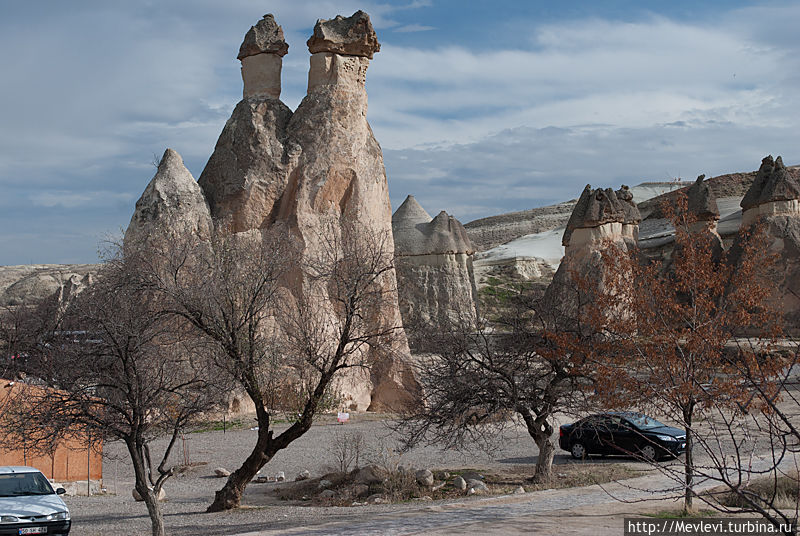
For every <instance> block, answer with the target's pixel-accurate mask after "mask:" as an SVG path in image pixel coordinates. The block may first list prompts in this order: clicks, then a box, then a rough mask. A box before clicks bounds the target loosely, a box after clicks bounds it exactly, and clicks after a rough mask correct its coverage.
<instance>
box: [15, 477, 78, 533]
mask: <svg viewBox="0 0 800 536" xmlns="http://www.w3.org/2000/svg"><path fill="white" fill-rule="evenodd" d="M64 493H66V491H65V490H64V488H58V489H57V490H53V486H51V485H50V482H49V481H48V480H47V478H45V476H44V475H43V474H42V473H41V471H39V470H38V469H34V468H33V467H0V536H6V535H12V534H13V535H14V536H19V535H20V534H59V535H64V536H66V535H67V534H69V529H70V525H71V521H70V517H69V510H68V509H67V505H66V504H64V501H62V500H61V497H59V495H63V494H64Z"/></svg>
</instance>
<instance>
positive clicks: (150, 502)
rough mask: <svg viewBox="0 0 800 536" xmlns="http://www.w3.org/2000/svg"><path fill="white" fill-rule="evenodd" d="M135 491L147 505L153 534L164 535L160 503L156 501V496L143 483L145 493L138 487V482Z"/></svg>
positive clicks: (156, 535) (154, 535)
mask: <svg viewBox="0 0 800 536" xmlns="http://www.w3.org/2000/svg"><path fill="white" fill-rule="evenodd" d="M136 491H138V492H139V495H141V496H142V498H143V499H144V504H145V505H147V513H148V514H150V523H151V524H152V526H153V536H166V534H167V533H166V531H165V529H164V516H163V515H162V513H161V504H160V503H159V502H158V497H157V496H156V494H155V493H154V492H153V490H152V489H150V488H148V487H147V485H146V484H145V485H144V491H145V493H142V490H140V489H139V484H138V483H137V484H136Z"/></svg>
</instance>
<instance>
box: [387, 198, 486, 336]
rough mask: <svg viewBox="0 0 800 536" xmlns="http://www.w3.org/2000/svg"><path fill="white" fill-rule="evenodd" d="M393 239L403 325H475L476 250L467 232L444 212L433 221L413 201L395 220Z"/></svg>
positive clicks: (400, 209)
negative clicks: (460, 322)
mask: <svg viewBox="0 0 800 536" xmlns="http://www.w3.org/2000/svg"><path fill="white" fill-rule="evenodd" d="M392 234H393V235H394V244H395V256H396V268H397V283H398V291H399V295H400V312H401V313H402V317H403V325H404V326H406V327H407V328H409V327H411V328H412V330H413V328H414V327H416V326H419V325H425V324H430V323H432V324H434V325H436V324H446V323H448V322H451V321H452V322H459V321H466V322H470V323H472V322H474V321H475V320H476V319H477V290H476V288H475V278H474V274H473V253H474V249H473V247H472V244H470V241H469V237H468V236H467V232H466V230H465V229H464V226H463V225H461V223H460V222H459V221H458V220H457V219H455V218H453V217H452V216H450V215H448V214H447V213H446V212H444V211H442V212H440V213H439V214H438V215H437V216H436V217H435V218H431V217H430V215H429V214H428V213H427V212H426V211H425V209H423V208H422V207H421V206H420V204H419V203H418V202H417V200H416V199H415V198H414V196H411V195H409V196H408V197H407V198H406V200H405V201H404V202H403V204H402V205H400V207H399V208H398V209H397V211H396V212H395V213H394V215H393V216H392ZM412 340H413V337H412Z"/></svg>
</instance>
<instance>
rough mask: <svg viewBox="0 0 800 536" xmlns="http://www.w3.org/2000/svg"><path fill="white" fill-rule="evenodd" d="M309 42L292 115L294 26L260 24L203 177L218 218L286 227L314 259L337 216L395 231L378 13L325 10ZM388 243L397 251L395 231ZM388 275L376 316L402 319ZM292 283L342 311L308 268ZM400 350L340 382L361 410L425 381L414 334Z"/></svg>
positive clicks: (238, 226)
mask: <svg viewBox="0 0 800 536" xmlns="http://www.w3.org/2000/svg"><path fill="white" fill-rule="evenodd" d="M308 46H309V50H310V51H311V53H312V55H311V59H310V71H309V75H308V93H307V95H306V97H305V98H304V99H303V101H302V103H301V104H300V106H299V107H298V108H297V110H296V111H295V112H294V113H292V111H291V110H289V108H288V107H286V105H284V104H283V103H282V102H281V101H280V100H279V96H280V65H281V61H282V60H281V57H282V56H283V54H285V53H286V50H287V46H286V44H285V41H284V40H283V32H282V30H281V29H280V27H278V26H277V24H275V21H274V19H273V18H272V16H271V15H267V16H265V17H264V18H263V19H262V20H261V21H259V23H258V24H256V26H254V27H253V28H251V30H250V31H249V32H248V34H247V36H245V40H244V43H243V44H242V46H241V49H240V53H239V58H240V59H241V60H242V78H243V80H244V84H245V89H244V98H243V99H242V101H240V102H239V104H237V106H236V108H235V110H234V112H233V115H232V116H231V118H230V120H228V122H227V124H226V125H225V128H224V129H223V131H222V134H221V135H220V137H219V140H218V141H217V145H216V147H215V149H214V153H213V154H212V156H211V158H210V159H209V161H208V164H207V165H206V168H205V169H204V170H203V173H202V174H201V175H200V179H199V184H200V187H201V188H202V190H203V192H204V194H205V196H206V199H207V200H208V203H209V206H210V210H211V216H212V217H213V219H214V221H215V224H216V225H218V226H222V228H227V229H230V230H231V231H234V232H242V231H249V230H252V229H267V228H272V229H274V230H279V231H280V232H284V233H286V235H287V240H291V241H292V242H293V243H294V244H296V245H297V246H298V249H299V250H300V254H301V256H302V257H303V258H305V259H313V258H315V257H318V256H319V255H320V253H321V250H322V249H323V247H324V246H325V244H323V243H322V241H323V240H324V237H323V236H322V235H323V234H324V232H325V231H326V229H330V227H331V226H333V227H334V228H335V232H339V233H341V232H343V230H344V229H345V228H347V229H355V230H360V232H361V233H363V235H364V236H367V235H369V234H375V235H380V234H385V235H387V236H389V237H391V234H390V233H391V207H390V204H389V194H388V186H387V183H386V172H385V169H384V166H383V155H382V152H381V149H380V145H378V142H377V141H376V140H375V137H374V136H373V134H372V130H371V128H370V126H369V124H368V123H367V119H366V112H367V94H366V89H365V81H366V71H367V67H368V65H369V59H370V58H372V56H373V54H374V53H375V52H377V51H378V50H380V45H379V44H378V41H377V36H376V35H375V31H374V29H373V28H372V24H371V23H370V20H369V16H368V15H367V14H366V13H364V12H361V11H358V12H356V13H355V14H354V15H353V16H351V17H347V18H344V17H341V16H339V17H336V18H335V19H332V20H323V19H320V20H318V21H317V23H316V26H315V27H314V33H313V35H312V37H311V38H310V39H309V40H308ZM388 249H389V251H388V252H387V253H388V254H389V255H393V253H394V252H393V249H392V242H391V239H389V240H388ZM382 284H383V285H384V286H385V288H386V289H387V290H389V291H390V294H391V295H392V296H393V297H394V298H393V300H390V302H391V303H388V304H387V305H386V306H385V307H384V308H383V309H382V310H380V311H375V312H374V314H376V315H379V316H380V317H381V318H383V319H384V320H385V321H387V322H388V323H390V324H394V325H401V320H400V312H399V309H398V305H397V298H396V291H395V290H394V289H395V287H396V282H395V274H394V272H393V271H392V272H388V273H385V274H384V275H383V280H382ZM289 286H290V288H291V291H292V293H293V294H294V295H295V297H296V298H298V299H300V297H301V296H302V295H303V294H306V295H308V294H309V293H313V294H314V295H315V296H321V298H320V299H319V300H318V303H319V307H320V309H321V310H323V311H324V312H325V313H324V314H327V315H329V318H330V319H332V320H333V321H334V322H335V321H336V319H337V318H338V316H337V312H336V311H335V310H334V308H333V306H332V305H331V304H330V303H329V302H327V301H326V299H325V298H324V296H325V292H326V290H325V289H324V288H322V287H320V286H316V287H315V285H314V283H313V282H311V281H303V280H302V276H300V275H297V278H296V279H295V280H293V281H292V282H291V284H289ZM312 287H314V288H312ZM392 354H393V356H394V357H392V358H388V359H378V358H377V357H374V358H371V357H369V356H365V358H366V359H367V360H368V361H370V362H375V363H376V364H375V366H373V368H372V371H371V377H370V378H357V377H350V378H347V379H345V380H344V381H343V382H342V383H341V385H340V388H341V389H342V390H343V392H344V394H345V395H346V398H347V399H349V403H350V405H351V406H352V407H353V408H356V409H366V408H367V407H368V406H369V407H370V408H371V409H385V408H387V407H391V406H394V407H399V405H401V404H403V403H405V402H407V401H408V400H409V396H410V395H409V392H408V389H409V388H411V389H414V388H416V383H415V382H414V381H413V374H411V369H410V367H409V366H408V365H407V364H406V362H405V361H406V360H407V359H408V358H409V357H410V354H409V350H408V344H407V341H406V340H405V337H404V336H402V337H401V338H400V340H399V341H398V342H397V346H396V347H395V348H394V352H392ZM353 374H357V372H354V373H353Z"/></svg>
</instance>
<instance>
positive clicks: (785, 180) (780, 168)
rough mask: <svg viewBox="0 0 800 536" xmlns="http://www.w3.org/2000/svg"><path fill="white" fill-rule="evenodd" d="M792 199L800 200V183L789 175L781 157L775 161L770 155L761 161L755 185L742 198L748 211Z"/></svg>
mask: <svg viewBox="0 0 800 536" xmlns="http://www.w3.org/2000/svg"><path fill="white" fill-rule="evenodd" d="M792 199H800V181H798V179H797V177H796V176H793V175H792V174H791V173H789V170H788V169H786V166H784V165H783V159H782V158H781V157H780V156H779V157H778V158H776V159H775V160H773V159H772V155H769V156H766V157H765V158H764V159H763V160H762V161H761V167H760V168H759V169H758V173H756V178H755V179H753V184H752V185H751V186H750V189H749V190H747V193H746V194H745V196H744V198H742V202H741V207H742V209H743V210H747V209H750V208H753V207H757V206H758V205H761V204H763V203H770V202H773V201H790V200H792Z"/></svg>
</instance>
